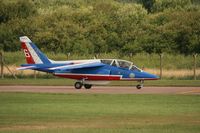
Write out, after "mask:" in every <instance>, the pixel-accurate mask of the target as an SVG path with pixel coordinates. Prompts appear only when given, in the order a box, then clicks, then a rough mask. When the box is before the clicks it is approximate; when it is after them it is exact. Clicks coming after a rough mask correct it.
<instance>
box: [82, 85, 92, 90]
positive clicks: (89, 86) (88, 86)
mask: <svg viewBox="0 0 200 133" xmlns="http://www.w3.org/2000/svg"><path fill="white" fill-rule="evenodd" d="M84 87H85V89H91V88H92V85H89V84H84Z"/></svg>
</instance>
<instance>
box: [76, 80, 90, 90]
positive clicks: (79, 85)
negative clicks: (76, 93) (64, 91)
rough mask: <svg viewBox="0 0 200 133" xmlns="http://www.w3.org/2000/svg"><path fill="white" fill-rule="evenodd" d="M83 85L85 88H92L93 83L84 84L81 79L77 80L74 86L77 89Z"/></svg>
mask: <svg viewBox="0 0 200 133" xmlns="http://www.w3.org/2000/svg"><path fill="white" fill-rule="evenodd" d="M82 86H84V87H85V89H90V88H92V85H90V84H83V83H82V82H79V81H78V82H76V83H75V84H74V87H75V88H76V89H81V88H82Z"/></svg>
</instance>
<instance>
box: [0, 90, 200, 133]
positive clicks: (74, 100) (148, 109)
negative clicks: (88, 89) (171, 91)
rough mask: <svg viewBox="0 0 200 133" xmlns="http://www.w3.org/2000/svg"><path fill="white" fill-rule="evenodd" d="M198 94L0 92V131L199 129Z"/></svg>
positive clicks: (188, 132) (179, 132) (176, 132)
mask: <svg viewBox="0 0 200 133" xmlns="http://www.w3.org/2000/svg"><path fill="white" fill-rule="evenodd" d="M199 101H200V97H199V96H198V95H116V94H115V95H108V94H37V93H0V105H1V106H0V133H27V132H30V133H44V132H45V133H55V132H70V133H80V132H83V133H88V132H90V133H105V132H109V133H124V132H128V133H130V132H131V133H132V132H134V133H141V132H142V133H198V132H199V131H200V126H199V125H200V108H199V107H200V102H199Z"/></svg>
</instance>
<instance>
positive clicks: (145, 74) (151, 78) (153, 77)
mask: <svg viewBox="0 0 200 133" xmlns="http://www.w3.org/2000/svg"><path fill="white" fill-rule="evenodd" d="M142 73H143V74H142V75H143V78H146V79H149V80H157V79H159V78H160V77H159V76H157V75H154V74H151V73H147V72H142Z"/></svg>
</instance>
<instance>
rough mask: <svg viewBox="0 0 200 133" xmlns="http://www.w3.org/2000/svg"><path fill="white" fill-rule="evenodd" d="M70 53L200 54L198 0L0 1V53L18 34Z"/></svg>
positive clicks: (17, 46)
mask: <svg viewBox="0 0 200 133" xmlns="http://www.w3.org/2000/svg"><path fill="white" fill-rule="evenodd" d="M23 35H27V36H29V37H30V38H31V39H32V40H34V42H36V43H37V45H38V46H39V47H40V48H42V49H43V50H46V51H47V50H48V51H54V52H63V53H66V52H71V53H86V54H90V53H91V54H92V53H102V52H113V51H115V52H120V53H123V54H130V53H132V54H135V53H138V52H147V53H162V52H169V53H181V54H186V55H187V54H191V53H200V6H199V2H198V0H148V1H147V0H106V1H105V0H76V1H72V0H48V1H45V0H32V1H31V0H13V1H7V0H2V1H0V49H2V50H4V51H17V50H20V44H19V39H18V37H19V36H23Z"/></svg>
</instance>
